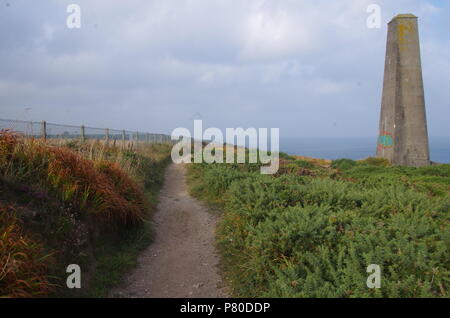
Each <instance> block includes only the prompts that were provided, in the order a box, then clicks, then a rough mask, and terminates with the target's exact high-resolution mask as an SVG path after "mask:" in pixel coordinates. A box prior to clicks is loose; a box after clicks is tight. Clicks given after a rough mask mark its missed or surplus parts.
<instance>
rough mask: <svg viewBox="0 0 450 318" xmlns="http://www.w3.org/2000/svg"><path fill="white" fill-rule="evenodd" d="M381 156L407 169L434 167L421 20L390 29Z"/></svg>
mask: <svg viewBox="0 0 450 318" xmlns="http://www.w3.org/2000/svg"><path fill="white" fill-rule="evenodd" d="M379 127H380V135H379V138H378V147H377V156H378V157H382V158H386V159H388V160H389V161H390V162H391V163H393V164H396V165H405V166H426V165H429V164H430V153H429V145H428V131H427V120H426V113H425V98H424V88H423V79H422V65H421V60H420V44H419V30H418V23H417V17H416V16H414V15H412V14H401V15H398V16H396V17H394V18H393V19H392V21H391V22H390V23H389V27H388V38H387V48H386V64H385V71H384V85H383V97H382V104H381V116H380V126H379Z"/></svg>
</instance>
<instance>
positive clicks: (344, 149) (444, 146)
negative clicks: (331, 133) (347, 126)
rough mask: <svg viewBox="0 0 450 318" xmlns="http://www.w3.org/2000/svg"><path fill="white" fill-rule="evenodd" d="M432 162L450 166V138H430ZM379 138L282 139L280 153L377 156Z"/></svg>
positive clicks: (344, 156) (329, 156)
mask: <svg viewBox="0 0 450 318" xmlns="http://www.w3.org/2000/svg"><path fill="white" fill-rule="evenodd" d="M429 140H430V156H431V160H432V161H434V162H438V163H448V164H450V137H430V138H429ZM376 146H377V137H345V138H344V137H280V151H281V152H285V153H287V154H290V155H298V156H306V157H313V158H322V159H331V160H334V159H341V158H348V159H353V160H358V159H364V158H367V157H373V156H375V152H376Z"/></svg>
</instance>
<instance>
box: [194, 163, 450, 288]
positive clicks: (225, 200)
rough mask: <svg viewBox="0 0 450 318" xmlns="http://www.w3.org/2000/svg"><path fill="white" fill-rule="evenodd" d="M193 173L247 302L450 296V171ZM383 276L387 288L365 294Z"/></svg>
mask: <svg viewBox="0 0 450 318" xmlns="http://www.w3.org/2000/svg"><path fill="white" fill-rule="evenodd" d="M281 158H282V159H281V160H280V161H281V166H280V170H279V172H278V173H277V174H276V175H274V176H266V175H260V174H259V169H258V165H227V164H213V165H208V164H194V165H191V166H190V170H189V180H190V181H189V182H190V189H191V192H192V193H193V194H194V195H196V196H197V197H199V198H201V199H203V200H207V201H208V202H210V203H214V204H218V205H220V206H221V207H222V208H223V210H224V215H223V218H222V221H221V224H220V226H219V230H218V244H219V246H220V249H221V253H222V256H223V257H222V260H223V265H224V273H225V275H226V277H227V280H228V282H229V284H230V285H231V287H232V289H233V294H234V296H239V297H240V296H243V297H448V296H449V288H450V286H449V274H450V260H449V257H448V255H449V246H450V235H449V234H450V227H449V216H450V215H449V213H450V165H442V166H432V167H424V168H411V167H394V166H389V165H388V164H387V163H386V162H385V161H383V160H379V159H376V158H370V159H366V160H363V161H359V162H356V161H353V160H348V159H343V160H336V161H334V162H332V163H331V166H330V165H328V166H326V165H323V163H324V162H320V161H317V160H309V162H308V163H306V162H305V160H306V161H308V159H305V158H302V159H301V160H299V159H297V158H294V157H289V156H286V155H284V156H281ZM370 264H378V265H379V266H380V267H381V288H380V289H369V288H368V287H367V285H366V281H367V278H368V276H369V274H370V273H367V272H366V271H367V267H368V266H369V265H370Z"/></svg>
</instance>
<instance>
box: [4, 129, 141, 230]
mask: <svg viewBox="0 0 450 318" xmlns="http://www.w3.org/2000/svg"><path fill="white" fill-rule="evenodd" d="M0 176H2V177H3V178H6V179H8V180H10V181H13V182H16V183H19V184H24V185H26V186H28V187H35V188H38V189H41V190H44V191H46V192H48V193H49V194H51V195H53V196H55V197H57V198H58V199H61V200H62V201H63V202H70V203H71V204H73V205H74V206H75V207H78V208H79V209H81V210H83V211H84V210H86V211H87V212H89V214H90V215H92V216H95V217H96V218H99V219H102V220H103V221H104V222H105V223H106V224H107V225H114V224H118V225H121V224H132V223H139V222H141V221H142V220H143V218H144V215H145V213H146V201H145V197H144V195H143V193H142V191H141V190H140V188H139V186H138V185H137V184H135V183H134V181H133V180H132V179H131V178H130V177H128V176H127V175H126V174H125V173H124V172H122V171H121V168H119V167H118V166H117V165H114V164H109V163H107V162H106V161H100V163H98V161H97V162H95V161H92V160H89V159H86V158H83V157H82V156H81V155H80V154H79V153H77V152H75V151H72V150H70V149H68V148H65V147H55V146H51V145H49V144H47V143H45V142H42V141H37V140H33V139H29V140H28V139H27V140H25V139H23V138H20V137H18V136H17V135H14V134H12V133H10V132H6V131H1V132H0ZM131 193H132V194H131Z"/></svg>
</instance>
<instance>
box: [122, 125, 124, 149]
mask: <svg viewBox="0 0 450 318" xmlns="http://www.w3.org/2000/svg"><path fill="white" fill-rule="evenodd" d="M122 148H123V150H125V130H122Z"/></svg>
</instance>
